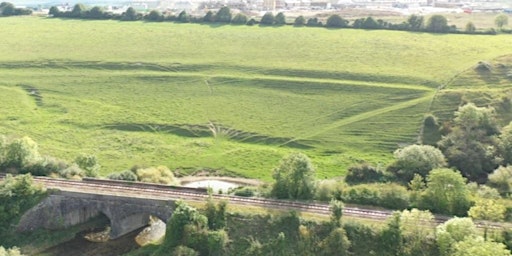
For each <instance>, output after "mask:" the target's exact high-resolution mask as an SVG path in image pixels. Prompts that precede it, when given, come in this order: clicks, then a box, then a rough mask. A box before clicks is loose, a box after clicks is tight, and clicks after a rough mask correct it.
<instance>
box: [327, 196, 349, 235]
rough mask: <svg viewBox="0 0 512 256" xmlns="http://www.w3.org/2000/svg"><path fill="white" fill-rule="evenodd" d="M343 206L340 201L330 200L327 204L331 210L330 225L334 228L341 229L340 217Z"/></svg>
mask: <svg viewBox="0 0 512 256" xmlns="http://www.w3.org/2000/svg"><path fill="white" fill-rule="evenodd" d="M344 207H345V205H344V204H343V202H342V201H339V200H336V199H332V200H331V203H330V204H329V208H330V209H331V225H332V226H333V227H335V228H339V227H341V217H342V216H343V208H344Z"/></svg>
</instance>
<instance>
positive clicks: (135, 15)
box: [121, 7, 139, 21]
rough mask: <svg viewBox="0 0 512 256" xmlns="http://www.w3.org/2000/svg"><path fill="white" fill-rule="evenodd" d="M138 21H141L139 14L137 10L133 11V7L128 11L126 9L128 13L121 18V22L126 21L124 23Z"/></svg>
mask: <svg viewBox="0 0 512 256" xmlns="http://www.w3.org/2000/svg"><path fill="white" fill-rule="evenodd" d="M138 19H139V14H138V13H137V11H136V10H135V9H133V7H129V8H128V9H126V12H124V13H123V15H122V16H121V20H124V21H135V20H138Z"/></svg>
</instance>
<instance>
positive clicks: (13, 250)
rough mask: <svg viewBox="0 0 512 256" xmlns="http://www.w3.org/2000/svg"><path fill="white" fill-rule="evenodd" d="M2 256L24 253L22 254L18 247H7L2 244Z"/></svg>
mask: <svg viewBox="0 0 512 256" xmlns="http://www.w3.org/2000/svg"><path fill="white" fill-rule="evenodd" d="M0 256H23V254H21V252H20V249H18V248H16V247H13V248H8V249H5V248H4V247H2V246H0Z"/></svg>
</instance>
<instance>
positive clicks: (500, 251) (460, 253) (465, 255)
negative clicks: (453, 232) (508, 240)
mask: <svg viewBox="0 0 512 256" xmlns="http://www.w3.org/2000/svg"><path fill="white" fill-rule="evenodd" d="M469 255H471V256H510V255H511V254H510V251H509V250H507V248H505V245H504V244H501V243H496V242H491V241H484V240H483V239H482V238H481V237H468V238H467V239H465V240H463V241H460V242H458V243H456V244H455V245H454V253H453V254H452V255H451V256H469Z"/></svg>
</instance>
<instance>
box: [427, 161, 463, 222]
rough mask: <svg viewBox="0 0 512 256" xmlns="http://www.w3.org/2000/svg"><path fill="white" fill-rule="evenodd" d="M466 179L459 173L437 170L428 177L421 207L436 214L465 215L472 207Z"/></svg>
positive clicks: (449, 170)
mask: <svg viewBox="0 0 512 256" xmlns="http://www.w3.org/2000/svg"><path fill="white" fill-rule="evenodd" d="M469 195H470V194H469V191H468V189H467V186H466V179H465V178H464V177H462V175H461V174H460V173H459V172H458V171H454V170H451V169H435V170H432V171H431V172H430V174H429V175H428V177H427V189H426V190H425V192H424V193H423V196H422V202H421V206H422V208H428V209H430V210H432V211H434V212H439V213H445V214H455V215H459V216H460V215H465V213H466V212H467V210H468V209H469V206H470V200H469Z"/></svg>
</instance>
